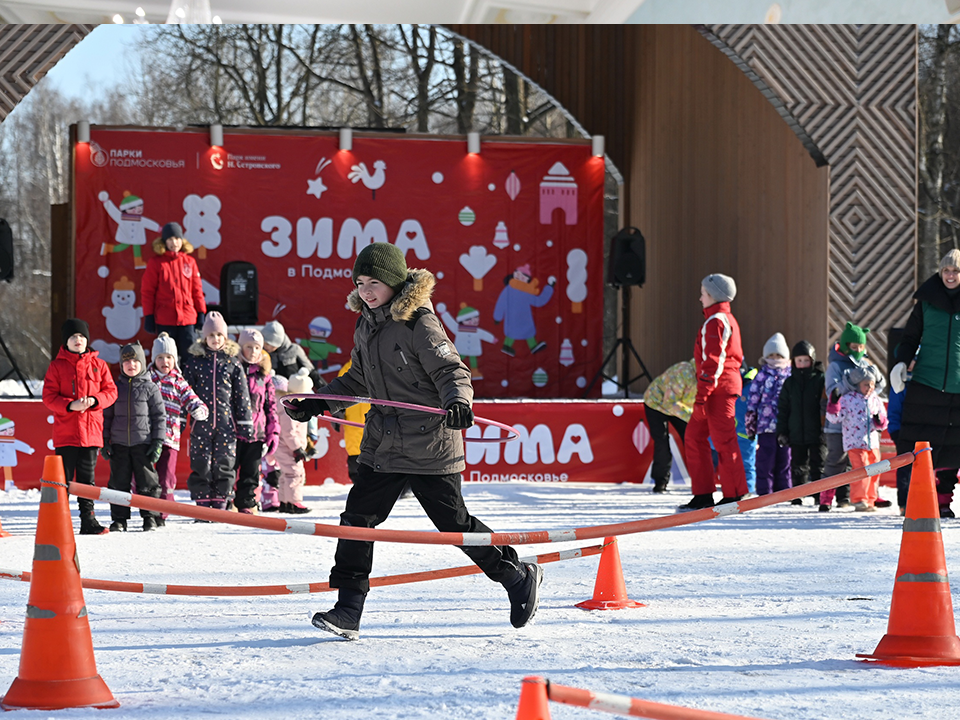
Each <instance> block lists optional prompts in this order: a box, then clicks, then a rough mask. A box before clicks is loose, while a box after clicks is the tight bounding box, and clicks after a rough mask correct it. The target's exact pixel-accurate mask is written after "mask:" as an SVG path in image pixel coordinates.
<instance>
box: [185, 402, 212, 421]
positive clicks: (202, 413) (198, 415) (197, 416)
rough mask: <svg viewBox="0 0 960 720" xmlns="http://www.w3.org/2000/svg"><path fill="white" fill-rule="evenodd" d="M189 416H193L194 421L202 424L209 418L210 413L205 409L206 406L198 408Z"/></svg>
mask: <svg viewBox="0 0 960 720" xmlns="http://www.w3.org/2000/svg"><path fill="white" fill-rule="evenodd" d="M190 414H191V415H193V419H194V420H199V421H200V422H203V421H204V420H206V419H207V418H208V417H210V411H209V410H208V409H207V406H206V405H201V406H199V407H198V408H196V409H194V411H193V412H192V413H190Z"/></svg>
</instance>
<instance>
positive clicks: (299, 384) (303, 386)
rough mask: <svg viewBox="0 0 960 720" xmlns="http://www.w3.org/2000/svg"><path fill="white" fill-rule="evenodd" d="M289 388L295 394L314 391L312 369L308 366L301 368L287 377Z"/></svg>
mask: <svg viewBox="0 0 960 720" xmlns="http://www.w3.org/2000/svg"><path fill="white" fill-rule="evenodd" d="M287 390H289V391H290V393H291V394H293V395H303V394H306V393H312V392H313V380H311V379H310V371H309V370H307V369H306V368H303V367H302V368H300V369H299V370H297V372H296V374H295V375H291V376H290V377H289V378H288V379H287Z"/></svg>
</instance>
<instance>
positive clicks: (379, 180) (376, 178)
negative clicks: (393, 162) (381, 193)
mask: <svg viewBox="0 0 960 720" xmlns="http://www.w3.org/2000/svg"><path fill="white" fill-rule="evenodd" d="M373 167H374V170H375V172H374V173H373V175H371V174H370V171H369V170H367V166H366V165H365V164H364V163H360V164H359V165H354V166H353V167H351V168H350V171H351V172H350V174H349V175H347V177H349V178H350V181H351V182H354V183H358V182H360V181H361V180H362V181H363V184H364V185H365V186H366V187H367V188H369V189H370V190H371V191H372V192H373V199H374V200H376V199H377V190H379V189H380V188H381V187H383V183H384V182H386V180H387V175H386V172H385V171H386V169H387V164H386V163H385V162H384V161H383V160H377V161H375V162H374V163H373Z"/></svg>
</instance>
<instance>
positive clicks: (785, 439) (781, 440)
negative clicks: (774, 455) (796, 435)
mask: <svg viewBox="0 0 960 720" xmlns="http://www.w3.org/2000/svg"><path fill="white" fill-rule="evenodd" d="M789 444H790V436H789V435H786V434H785V433H780V434H779V435H777V445H779V446H780V447H786V446H787V445H789Z"/></svg>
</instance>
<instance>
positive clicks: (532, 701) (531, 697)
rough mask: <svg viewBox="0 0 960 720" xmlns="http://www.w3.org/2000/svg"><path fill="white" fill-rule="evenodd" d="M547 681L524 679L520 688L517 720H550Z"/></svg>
mask: <svg viewBox="0 0 960 720" xmlns="http://www.w3.org/2000/svg"><path fill="white" fill-rule="evenodd" d="M549 705H550V702H549V700H548V699H547V681H546V680H544V679H543V678H542V677H533V676H531V677H525V678H524V679H523V684H522V685H521V686H520V704H519V705H517V720H550V707H549Z"/></svg>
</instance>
